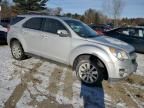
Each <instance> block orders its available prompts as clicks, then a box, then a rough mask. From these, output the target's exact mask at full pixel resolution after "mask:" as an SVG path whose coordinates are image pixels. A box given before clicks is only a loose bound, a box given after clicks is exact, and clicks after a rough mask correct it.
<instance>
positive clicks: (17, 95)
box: [5, 62, 42, 108]
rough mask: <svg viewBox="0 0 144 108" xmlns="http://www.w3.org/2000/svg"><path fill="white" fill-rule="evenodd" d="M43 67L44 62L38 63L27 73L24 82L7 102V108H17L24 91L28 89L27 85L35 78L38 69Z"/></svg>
mask: <svg viewBox="0 0 144 108" xmlns="http://www.w3.org/2000/svg"><path fill="white" fill-rule="evenodd" d="M41 65H42V62H39V63H36V64H35V65H34V66H33V68H32V69H31V71H29V72H27V73H25V75H24V76H23V78H22V82H21V83H20V84H19V85H17V86H16V88H15V90H14V91H13V93H12V95H11V96H10V97H9V99H8V100H7V101H6V102H5V108H15V107H16V104H17V102H18V101H19V100H20V99H21V97H22V95H23V93H24V91H25V90H26V88H27V83H28V82H30V81H31V80H32V79H33V78H32V77H33V74H34V73H35V72H37V69H38V68H39V67H40V66H41Z"/></svg>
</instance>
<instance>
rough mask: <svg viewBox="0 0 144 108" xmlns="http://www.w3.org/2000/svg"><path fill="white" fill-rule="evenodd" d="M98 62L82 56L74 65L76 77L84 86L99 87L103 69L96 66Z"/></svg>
mask: <svg viewBox="0 0 144 108" xmlns="http://www.w3.org/2000/svg"><path fill="white" fill-rule="evenodd" d="M98 62H99V61H98V60H97V59H95V60H92V59H91V58H90V56H87V55H84V56H82V57H80V58H79V59H78V62H77V65H76V74H77V77H78V78H79V79H80V80H81V81H82V82H83V83H85V84H88V85H99V84H101V82H102V80H103V69H102V68H101V67H100V66H99V65H98Z"/></svg>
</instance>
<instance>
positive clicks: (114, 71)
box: [109, 53, 138, 82]
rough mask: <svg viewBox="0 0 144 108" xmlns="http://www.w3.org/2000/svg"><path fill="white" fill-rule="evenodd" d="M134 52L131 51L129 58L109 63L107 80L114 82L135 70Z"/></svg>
mask: <svg viewBox="0 0 144 108" xmlns="http://www.w3.org/2000/svg"><path fill="white" fill-rule="evenodd" d="M137 66H138V65H137V62H136V54H135V53H133V54H132V55H131V56H130V59H128V60H124V61H120V60H118V61H117V62H115V63H111V65H110V68H111V70H109V73H110V74H109V81H110V82H115V81H119V80H122V79H124V78H126V77H128V76H129V75H131V74H132V73H133V72H136V70H137Z"/></svg>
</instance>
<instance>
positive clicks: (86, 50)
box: [70, 45, 112, 65]
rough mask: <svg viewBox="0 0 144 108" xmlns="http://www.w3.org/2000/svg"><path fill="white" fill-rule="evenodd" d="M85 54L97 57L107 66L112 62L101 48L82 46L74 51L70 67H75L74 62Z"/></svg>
mask: <svg viewBox="0 0 144 108" xmlns="http://www.w3.org/2000/svg"><path fill="white" fill-rule="evenodd" d="M83 54H90V55H94V56H97V57H98V58H99V59H100V60H101V61H103V62H104V63H105V64H107V63H108V62H112V60H111V58H110V56H109V54H108V53H107V52H106V51H105V50H104V49H103V48H101V47H98V46H92V45H82V46H79V47H77V48H75V49H73V50H72V52H71V55H70V65H73V63H74V60H75V59H76V58H77V57H78V56H80V55H83Z"/></svg>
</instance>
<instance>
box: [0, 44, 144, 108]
mask: <svg viewBox="0 0 144 108" xmlns="http://www.w3.org/2000/svg"><path fill="white" fill-rule="evenodd" d="M138 63H139V67H138V72H137V74H138V75H144V70H143V69H144V55H142V54H141V55H138ZM142 78H143V77H142ZM138 79H139V78H138ZM126 84H127V85H126ZM142 84H144V83H143V82H142ZM116 86H117V85H116ZM123 86H129V87H130V88H132V87H133V88H135V87H138V88H139V89H141V90H142V91H143V90H144V89H143V85H139V84H130V83H126V82H124V83H123V84H122V85H121V86H120V87H122V88H125V87H123ZM133 88H132V89H131V91H132V90H133ZM112 90H116V89H115V85H114V86H113V85H112V86H111V85H109V84H107V83H105V82H104V84H102V85H100V86H99V87H88V86H85V85H83V84H81V83H80V82H79V81H78V80H77V78H76V76H75V74H74V73H73V72H72V71H71V70H70V69H69V68H66V67H63V66H60V65H58V64H54V63H51V62H48V61H46V60H43V59H38V58H30V59H27V60H24V61H16V60H14V59H13V58H12V56H11V53H10V49H9V48H8V46H0V108H83V106H85V108H95V106H97V107H101V108H102V107H104V106H106V107H108V108H115V107H117V108H123V107H130V106H129V105H131V103H134V104H132V105H133V107H140V108H142V107H143V106H144V103H143V99H144V97H143V94H142V98H140V99H138V98H136V97H134V96H133V94H132V93H135V92H131V91H130V89H122V90H124V91H125V93H126V95H129V96H128V97H129V98H131V99H129V100H130V102H128V103H127V102H125V101H123V100H122V99H123V98H122V97H121V96H119V92H118V93H117V94H116V95H118V96H119V100H118V101H117V100H115V99H114V96H113V93H114V91H112ZM111 92H113V93H112V94H111ZM139 92H140V93H141V91H139ZM140 96H141V95H140ZM123 97H124V96H123Z"/></svg>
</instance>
